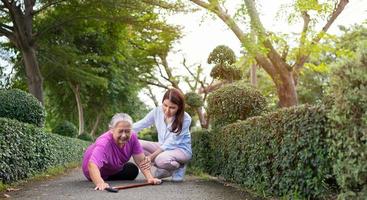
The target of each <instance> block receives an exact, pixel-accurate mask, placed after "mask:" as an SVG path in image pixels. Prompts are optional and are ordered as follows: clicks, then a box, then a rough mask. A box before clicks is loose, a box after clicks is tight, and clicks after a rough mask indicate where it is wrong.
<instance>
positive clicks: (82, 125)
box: [70, 83, 84, 135]
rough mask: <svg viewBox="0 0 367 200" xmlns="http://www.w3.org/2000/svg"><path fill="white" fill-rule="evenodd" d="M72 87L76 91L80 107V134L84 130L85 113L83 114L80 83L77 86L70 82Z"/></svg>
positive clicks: (76, 98)
mask: <svg viewBox="0 0 367 200" xmlns="http://www.w3.org/2000/svg"><path fill="white" fill-rule="evenodd" d="M70 87H71V89H72V90H73V92H74V95H75V100H76V105H77V107H78V116H79V131H78V135H81V134H82V133H83V132H84V114H83V106H82V100H81V98H80V85H79V84H77V85H76V86H75V87H74V85H73V84H72V83H70Z"/></svg>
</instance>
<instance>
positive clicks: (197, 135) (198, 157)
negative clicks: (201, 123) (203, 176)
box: [190, 129, 213, 171]
mask: <svg viewBox="0 0 367 200" xmlns="http://www.w3.org/2000/svg"><path fill="white" fill-rule="evenodd" d="M191 141H192V153H193V154H192V160H191V162H190V165H191V166H194V167H198V168H200V169H202V170H204V171H209V170H210V169H211V167H212V164H211V162H212V161H211V160H212V157H211V156H212V155H213V152H212V150H211V148H210V132H209V131H208V130H205V129H203V130H199V131H193V132H192V133H191Z"/></svg>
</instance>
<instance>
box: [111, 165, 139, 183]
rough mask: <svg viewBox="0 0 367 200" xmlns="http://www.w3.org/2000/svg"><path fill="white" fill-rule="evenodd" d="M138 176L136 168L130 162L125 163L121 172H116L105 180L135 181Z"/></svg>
mask: <svg viewBox="0 0 367 200" xmlns="http://www.w3.org/2000/svg"><path fill="white" fill-rule="evenodd" d="M138 174H139V169H138V167H137V166H136V165H135V164H134V163H131V162H128V163H126V164H125V165H124V166H123V168H122V170H121V171H119V172H117V173H116V174H114V175H112V176H109V177H108V178H107V180H109V181H114V180H135V179H136V177H137V176H138Z"/></svg>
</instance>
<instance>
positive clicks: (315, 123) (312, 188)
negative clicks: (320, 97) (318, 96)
mask: <svg viewBox="0 0 367 200" xmlns="http://www.w3.org/2000/svg"><path fill="white" fill-rule="evenodd" d="M326 122H327V118H326V114H325V111H324V109H322V108H321V107H313V106H300V107H294V108H288V109H281V110H279V111H277V112H273V113H270V114H268V115H265V116H259V117H253V118H250V119H248V120H246V121H241V122H237V123H233V124H230V125H227V126H225V127H223V128H222V129H218V130H216V131H215V132H212V133H211V134H209V133H207V132H205V131H204V132H199V134H198V132H194V133H193V134H192V135H193V149H194V151H193V152H194V155H193V165H194V166H200V167H203V168H205V169H207V170H208V171H209V172H210V173H211V174H214V175H220V176H223V177H224V178H225V179H227V180H231V181H234V182H236V183H239V184H242V185H243V186H245V187H247V188H251V189H253V190H256V191H257V192H259V193H265V194H269V195H277V196H287V195H290V196H295V195H296V196H297V197H300V198H315V197H320V196H322V195H325V193H326V192H327V190H328V185H327V184H326V183H327V182H329V181H331V180H332V169H331V163H330V159H329V157H328V149H329V147H328V144H327V142H326V138H327V132H326V129H325V124H326ZM206 141H209V144H208V143H207V142H206ZM208 152H210V153H209V154H211V155H208ZM206 158H209V161H208V160H207V161H205V159H206ZM207 163H208V164H209V165H211V166H208V164H207Z"/></svg>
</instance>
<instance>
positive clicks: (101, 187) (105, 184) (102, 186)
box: [94, 182, 110, 190]
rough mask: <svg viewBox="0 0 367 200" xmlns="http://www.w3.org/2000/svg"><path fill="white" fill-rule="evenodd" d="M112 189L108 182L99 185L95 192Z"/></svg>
mask: <svg viewBox="0 0 367 200" xmlns="http://www.w3.org/2000/svg"><path fill="white" fill-rule="evenodd" d="M108 187H110V185H108V183H106V182H101V183H97V184H96V187H95V188H94V190H104V189H106V188H108Z"/></svg>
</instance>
